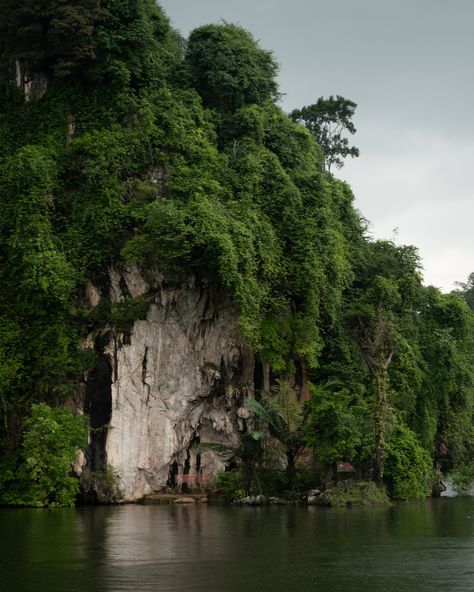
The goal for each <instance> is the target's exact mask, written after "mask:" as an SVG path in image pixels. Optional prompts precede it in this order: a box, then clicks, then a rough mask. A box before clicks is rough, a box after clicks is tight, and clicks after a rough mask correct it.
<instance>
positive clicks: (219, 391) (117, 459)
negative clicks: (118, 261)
mask: <svg viewBox="0 0 474 592" xmlns="http://www.w3.org/2000/svg"><path fill="white" fill-rule="evenodd" d="M150 275H152V278H151V279H150V278H148V277H147V280H145V279H144V277H143V275H142V274H141V273H140V271H139V270H138V269H137V268H135V267H129V268H127V269H125V270H124V271H121V272H118V271H117V270H112V271H111V272H110V286H109V294H108V295H107V294H105V295H107V296H108V297H109V298H110V299H111V300H112V301H114V302H117V301H121V300H124V299H125V298H127V297H137V296H140V295H143V294H147V295H149V298H150V307H149V310H148V314H147V316H146V319H145V320H137V321H135V322H134V324H133V327H132V329H131V330H130V331H129V332H122V333H120V332H117V331H116V330H115V329H114V327H112V326H108V327H105V328H103V329H102V330H100V332H99V333H98V334H95V335H90V336H89V339H88V341H89V342H90V344H93V346H94V348H95V350H96V352H97V354H98V360H99V361H98V364H97V367H96V368H95V369H94V370H93V371H92V372H91V373H90V374H89V376H88V378H87V386H86V396H85V411H86V413H88V414H89V416H90V418H91V425H92V427H93V428H95V430H94V431H93V434H92V437H91V442H90V446H89V448H88V450H87V451H86V454H85V457H84V459H83V464H82V473H83V478H87V476H88V475H90V473H91V472H93V471H100V470H105V469H106V468H111V469H113V470H114V471H115V472H116V473H117V474H118V475H119V481H120V488H121V490H122V492H123V494H124V499H125V500H129V501H131V500H136V499H138V498H140V497H142V496H143V495H145V494H148V493H151V492H153V491H158V490H160V489H162V488H164V487H166V486H167V485H178V484H184V487H186V486H194V484H196V483H205V482H206V481H208V480H210V479H212V478H213V477H214V476H215V474H216V473H217V471H219V470H222V469H223V468H224V466H225V464H226V462H228V460H229V457H230V453H229V452H226V447H228V449H229V448H230V447H233V446H236V445H237V444H238V441H239V438H238V432H239V430H240V429H242V428H243V427H244V423H245V419H246V417H247V410H246V409H245V408H244V407H242V405H243V402H244V399H245V398H246V397H248V396H251V395H252V394H253V376H254V356H253V353H252V351H251V350H250V349H249V348H248V347H247V346H246V345H245V344H244V343H243V341H242V339H241V337H240V335H239V332H238V328H237V324H236V313H235V310H234V307H233V306H232V304H231V302H230V301H229V299H228V298H227V297H225V296H223V295H222V294H221V293H219V292H216V291H215V290H213V289H212V288H209V287H203V286H200V285H198V284H197V283H196V282H195V281H194V280H189V281H188V282H187V283H177V284H175V285H171V284H169V283H165V282H164V281H163V279H162V277H161V276H160V274H159V273H154V274H150ZM87 293H88V298H89V301H90V303H91V305H92V306H93V305H97V303H98V302H99V300H100V298H101V297H102V295H101V294H100V292H99V290H98V289H97V288H95V287H94V286H93V285H92V284H89V285H88V287H87ZM199 442H201V443H202V442H206V443H207V442H213V443H219V444H224V445H225V446H223V447H221V448H219V451H216V450H209V449H208V450H205V451H202V452H201V454H196V451H195V445H196V444H197V443H199Z"/></svg>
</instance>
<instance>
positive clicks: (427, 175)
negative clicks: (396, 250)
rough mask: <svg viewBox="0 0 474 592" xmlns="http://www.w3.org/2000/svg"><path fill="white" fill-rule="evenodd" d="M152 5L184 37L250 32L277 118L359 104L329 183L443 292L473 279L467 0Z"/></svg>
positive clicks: (472, 44) (473, 51)
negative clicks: (345, 189)
mask: <svg viewBox="0 0 474 592" xmlns="http://www.w3.org/2000/svg"><path fill="white" fill-rule="evenodd" d="M159 3H160V4H161V6H163V7H164V9H165V11H166V12H167V14H168V16H169V17H170V18H171V21H172V23H173V25H174V27H175V28H177V29H178V30H180V31H181V32H182V33H183V34H184V35H187V34H188V33H189V31H190V30H192V29H193V28H195V27H197V26H200V25H203V24H207V23H210V22H218V21H220V20H222V19H223V20H226V21H230V22H235V23H238V24H240V25H242V26H243V27H245V28H246V29H248V30H250V31H251V32H252V33H253V35H254V36H255V37H256V38H257V39H259V40H260V42H261V45H262V46H263V47H265V48H266V49H271V50H273V52H274V55H275V57H276V59H277V61H278V62H279V63H280V77H279V81H280V90H281V92H282V93H284V98H283V105H282V106H283V108H284V109H286V110H288V111H289V110H291V109H293V108H295V107H300V106H303V105H308V104H310V103H313V102H315V100H316V99H317V98H318V97H320V96H329V95H331V94H332V95H336V94H341V95H343V96H345V97H347V98H350V99H352V100H354V101H355V102H356V103H358V109H357V114H356V118H355V123H356V127H357V134H356V136H355V138H354V143H355V144H356V145H357V146H358V147H359V148H360V151H361V156H360V158H358V159H354V160H352V161H347V163H346V165H345V167H344V168H343V169H342V170H341V171H339V172H338V173H337V175H338V176H339V177H340V178H342V179H345V180H347V181H348V182H349V183H350V185H351V186H352V188H353V190H354V193H355V195H356V206H357V207H358V208H359V209H360V210H361V211H362V213H363V214H364V216H365V217H366V218H367V219H368V220H369V221H370V222H371V231H372V233H373V235H374V236H375V237H381V238H395V240H396V241H397V242H399V243H405V244H414V245H416V246H417V247H419V250H420V254H421V257H422V260H423V265H424V270H425V271H424V275H425V281H426V283H431V284H434V285H436V286H438V287H441V288H443V289H444V290H450V289H452V287H453V283H454V282H455V281H464V280H465V279H466V278H467V276H468V275H469V273H471V272H472V271H474V238H472V233H471V220H474V180H472V179H471V177H472V176H473V175H472V172H471V167H472V166H473V165H474V123H473V113H474V80H473V73H472V63H471V62H472V59H473V57H474V35H473V32H472V28H473V25H474V0H451V1H450V2H447V1H446V0H396V1H394V0H357V1H356V0H337V1H336V0H334V1H333V2H331V1H330V0H162V1H159ZM394 229H397V230H395V232H394Z"/></svg>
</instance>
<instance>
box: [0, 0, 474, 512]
mask: <svg viewBox="0 0 474 592" xmlns="http://www.w3.org/2000/svg"><path fill="white" fill-rule="evenodd" d="M0 11H1V14H2V19H1V24H0V55H1V58H0V285H1V290H0V412H1V423H0V429H1V432H0V437H1V444H2V450H3V453H4V456H5V459H7V458H9V452H11V451H12V450H17V454H19V457H18V459H19V460H18V461H17V463H19V464H15V463H14V464H13V465H12V464H11V462H12V461H11V460H10V461H7V460H5V463H7V464H8V462H10V465H8V466H10V469H9V470H8V471H7V469H6V468H5V469H4V470H3V471H2V480H1V483H2V499H3V500H4V501H9V503H31V504H33V505H45V504H61V503H64V504H69V503H72V500H73V498H74V495H75V488H74V487H75V486H73V485H72V481H69V480H68V479H69V477H67V469H68V467H69V465H70V462H71V455H72V451H73V449H74V448H75V447H76V446H80V445H81V442H82V441H83V438H82V436H81V437H79V435H78V434H79V432H76V431H74V430H72V429H71V433H75V434H76V435H77V437H76V436H74V438H73V439H72V440H68V439H66V438H63V436H61V437H59V436H58V442H59V443H58V442H56V443H53V442H49V443H47V442H45V447H46V448H45V450H44V451H41V452H40V448H37V450H36V452H35V453H34V454H33V453H32V451H31V450H30V449H29V448H28V447H31V446H33V443H32V441H31V438H32V436H31V434H33V433H34V430H36V429H39V428H38V426H37V422H38V421H39V420H38V417H39V415H41V417H43V420H42V421H45V422H46V421H47V422H49V423H48V425H50V426H53V424H54V423H55V422H56V423H57V424H58V425H59V426H60V425H63V424H62V422H65V421H66V419H65V416H64V417H63V416H62V415H61V413H62V412H63V410H62V407H61V405H63V404H64V402H65V401H67V400H70V399H71V397H72V396H73V395H74V394H75V393H76V391H77V389H78V388H79V387H78V385H79V384H80V383H81V380H82V377H83V374H84V371H85V370H87V369H90V368H92V367H93V366H94V363H95V355H96V354H95V353H94V352H92V351H87V350H83V349H81V347H80V340H81V337H84V336H85V335H86V334H87V333H88V331H89V330H90V328H91V327H95V328H99V327H104V326H105V325H106V324H107V323H111V324H113V325H114V326H115V328H116V330H117V331H125V332H126V331H127V330H129V329H130V327H131V326H132V324H133V321H134V320H135V319H137V318H143V316H144V315H146V312H147V309H148V304H149V302H148V300H147V299H146V298H138V299H134V298H130V299H127V300H126V301H124V302H122V303H119V304H114V305H112V304H111V303H110V302H107V301H106V300H105V299H103V300H102V302H101V303H100V305H99V306H98V307H96V308H95V309H93V310H88V309H87V307H86V306H85V304H84V299H83V293H84V286H85V284H86V282H87V281H88V280H93V281H94V283H95V285H97V286H99V287H102V288H105V287H106V282H107V270H108V268H109V267H110V266H112V265H115V266H121V265H124V264H126V263H134V264H137V265H139V266H141V267H142V268H143V269H144V271H145V273H146V270H147V269H150V268H159V269H160V270H161V271H162V272H163V273H164V274H165V278H166V279H167V281H170V282H176V281H179V280H180V279H181V278H184V277H186V276H188V275H189V274H195V275H196V277H199V278H200V279H201V281H202V282H204V283H207V284H210V285H212V286H217V287H219V289H221V290H223V291H225V292H227V294H229V295H230V296H231V297H232V299H233V300H234V302H235V304H236V306H237V307H238V311H239V321H240V329H241V333H242V335H243V336H244V338H245V339H246V340H247V342H248V343H249V344H250V345H251V346H252V347H253V349H254V351H255V355H256V359H257V362H258V363H259V364H262V365H266V366H267V367H269V368H270V370H271V376H272V382H273V384H274V385H279V386H277V390H276V392H275V393H273V395H272V394H268V393H258V396H257V402H256V403H254V404H251V406H253V407H252V408H253V411H254V422H255V423H256V424H258V425H256V429H255V430H253V431H252V430H250V431H249V432H248V433H246V434H244V435H243V437H242V446H241V447H240V449H239V452H238V453H236V458H237V460H238V462H239V463H240V464H241V465H242V467H243V469H242V472H241V474H242V484H239V485H238V486H237V487H236V488H234V489H236V490H239V489H243V490H245V491H252V490H255V491H257V492H258V493H259V492H260V491H261V490H262V489H264V488H265V483H263V485H262V480H267V482H272V479H273V482H274V483H275V489H278V490H280V489H281V488H285V487H286V488H288V487H289V488H299V487H306V485H307V482H308V480H307V479H306V478H304V479H303V478H302V479H299V475H300V474H303V473H301V471H300V472H298V470H297V463H298V459H299V456H298V455H299V454H300V453H301V452H302V451H304V449H306V451H307V450H308V449H310V450H311V451H312V454H313V457H314V463H313V464H314V467H313V469H314V470H313V469H312V470H313V474H314V479H315V480H316V481H317V480H319V481H324V480H327V479H329V478H330V475H331V472H332V471H333V465H334V463H336V462H337V461H350V462H352V463H353V464H354V466H355V467H356V469H357V471H358V472H359V473H360V474H361V475H362V476H363V477H364V478H365V479H368V480H372V481H374V482H376V483H377V484H381V483H382V482H383V481H385V482H386V483H387V485H388V486H389V489H390V492H391V494H392V495H393V496H395V497H398V498H402V499H407V498H412V497H415V498H419V497H423V496H424V495H428V493H429V488H430V486H431V484H432V483H433V481H436V479H439V476H440V474H441V473H446V472H454V474H456V475H457V476H458V479H459V482H462V481H463V480H464V482H465V481H466V480H467V479H468V475H471V474H472V462H471V461H470V458H472V456H473V455H472V451H473V443H474V438H473V426H472V416H473V404H474V403H473V392H474V391H473V372H472V370H473V368H472V354H473V339H472V338H473V313H472V311H471V310H470V309H469V307H468V306H467V305H466V303H465V302H464V301H463V298H462V297H463V295H464V296H466V297H467V295H468V294H470V293H469V290H468V289H467V288H466V290H465V293H464V294H449V295H445V294H442V293H440V292H439V291H438V290H437V289H435V288H433V287H424V286H423V284H422V280H421V275H420V262H419V259H418V254H417V251H416V249H415V248H414V247H411V246H397V245H395V244H394V243H392V242H390V241H373V240H370V239H369V238H368V237H367V236H366V229H365V225H364V221H363V219H362V218H361V216H360V214H359V213H358V212H357V211H356V210H355V209H354V207H353V195H352V193H351V190H350V188H349V187H348V186H347V185H346V184H345V183H343V182H341V181H339V180H337V179H336V178H335V177H334V176H333V175H331V174H330V172H329V169H330V167H331V165H335V166H340V165H341V164H342V158H344V157H346V156H357V154H358V151H357V149H356V148H354V147H350V146H349V145H348V141H347V139H345V138H344V137H343V136H342V133H343V131H346V132H349V133H353V132H354V131H355V128H354V126H353V124H352V121H351V118H352V116H353V113H354V109H355V104H354V103H352V102H351V101H348V100H347V99H343V98H342V97H339V96H338V97H336V98H335V99H334V98H333V97H330V98H329V99H319V100H318V101H317V103H316V104H315V105H313V106H309V107H305V108H303V109H301V110H297V111H295V112H294V113H292V115H291V117H289V116H288V115H286V114H285V113H284V112H283V111H282V110H281V108H280V107H279V106H278V104H277V100H278V87H277V83H276V78H275V76H276V73H277V70H278V68H277V64H276V62H275V60H274V58H273V57H272V54H271V53H270V52H268V51H266V50H264V49H262V48H261V47H260V46H259V44H258V43H257V42H256V41H255V40H254V39H253V37H252V36H251V35H250V34H249V33H248V32H247V31H245V30H243V29H242V28H240V27H238V26H235V25H231V24H227V23H223V24H219V25H207V26H204V27H201V28H199V29H196V30H195V31H193V32H192V33H191V35H190V37H189V40H187V41H186V40H184V39H182V38H181V37H180V35H179V34H178V33H177V32H176V31H174V30H173V29H172V28H171V27H170V25H169V23H168V20H167V18H166V16H165V15H164V13H163V11H162V10H161V8H160V7H159V6H157V5H156V4H155V3H154V2H153V0H103V1H102V2H100V3H99V2H97V1H96V0H81V2H77V3H75V5H74V6H72V5H71V4H70V3H64V2H52V1H48V2H33V1H32V0H22V1H20V2H12V1H11V0H0ZM39 15H40V16H41V18H39ZM15 73H16V74H17V75H18V76H16V85H15V84H13V83H12V80H13V79H14V78H15ZM40 74H41V76H43V77H44V78H45V79H47V82H48V84H47V90H46V88H44V89H43V92H42V93H40V95H41V96H39V95H38V96H36V95H28V96H26V95H25V89H24V84H25V83H27V82H28V81H29V80H33V79H35V76H39V75H40ZM104 80H106V81H107V84H104ZM27 94H28V93H27ZM27 99H28V100H27ZM293 120H295V121H293ZM297 122H302V123H304V124H305V125H300V124H299V123H297ZM305 126H306V127H305ZM307 128H308V129H307ZM326 169H328V170H326ZM469 289H470V286H469ZM468 301H469V300H468ZM278 381H279V382H278ZM308 381H309V382H308ZM309 383H311V384H312V386H311V385H310V384H309ZM283 392H286V393H287V394H289V393H292V395H291V397H293V403H292V404H291V405H290V406H289V407H288V409H289V408H290V407H291V410H292V414H293V415H291V417H290V416H289V415H288V414H287V413H286V411H285V410H284V409H283V407H282V406H281V403H282V400H280V399H282V397H283V394H282V393H283ZM303 393H309V394H310V396H309V400H308V401H307V402H305V404H304V405H303V404H300V403H299V402H298V396H300V395H302V394H303ZM291 397H290V398H291ZM303 398H304V397H303ZM288 401H289V399H287V402H288ZM45 403H47V404H49V405H51V407H46V406H45V405H43V404H45ZM38 405H39V406H38ZM48 409H49V411H47V410H48ZM48 414H50V415H48ZM55 430H56V431H55V434H59V433H60V428H59V427H58V428H55ZM22 432H23V433H24V436H23V440H22V442H23V443H22V444H20V441H21V433H22ZM29 434H30V435H29ZM277 443H280V447H279V446H278V445H277ZM46 444H47V445H46ZM53 444H54V445H53ZM281 445H282V446H281ZM18 451H19V452H18ZM42 455H44V458H45V459H46V458H47V459H49V460H48V467H51V470H53V467H55V466H56V464H57V471H56V469H54V474H48V473H47V472H45V473H41V471H40V469H38V468H35V467H36V465H35V463H37V464H38V463H39V462H40V460H41V458H42ZM63 455H64V456H63ZM40 457H41V458H40ZM33 458H35V459H36V460H35V461H34V462H33V461H31V462H30V461H29V460H28V459H33ZM55 459H56V460H57V462H56V460H55ZM7 464H5V467H6V466H7ZM12 467H13V468H12ZM283 469H285V470H286V478H285V476H284V472H285V471H284V470H283ZM41 470H43V469H41ZM33 475H35V477H34V479H33V478H32V476H33ZM65 475H66V476H65ZM272 475H273V477H272ZM275 475H277V476H275ZM282 475H283V477H282ZM433 475H434V477H433ZM99 477H100V478H99ZM22 479H23V482H25V480H29V481H31V482H32V483H36V486H37V489H36V490H35V491H33V490H31V489H28V488H26V489H25V490H24V493H22V494H21V496H20V497H18V495H19V494H18V488H17V485H14V483H19V482H22V481H21V480H22ZM225 479H227V480H232V479H234V477H225ZM112 481H113V479H112V480H111V476H110V475H108V474H107V473H106V474H105V475H102V476H98V481H97V483H99V482H100V483H101V485H100V487H101V488H102V489H103V490H104V492H105V493H104V496H105V498H108V497H109V494H110V495H115V493H114V486H113V483H112ZM303 481H304V485H303ZM277 482H278V484H277ZM298 483H299V484H298ZM224 485H225V484H224ZM224 485H223V487H224ZM234 485H235V484H234ZM36 486H35V487H36ZM232 487H233V485H232ZM15 492H16V493H15Z"/></svg>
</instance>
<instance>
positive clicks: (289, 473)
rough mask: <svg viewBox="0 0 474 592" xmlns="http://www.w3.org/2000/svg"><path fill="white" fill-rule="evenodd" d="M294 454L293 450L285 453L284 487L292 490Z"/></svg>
mask: <svg viewBox="0 0 474 592" xmlns="http://www.w3.org/2000/svg"><path fill="white" fill-rule="evenodd" d="M295 456H296V454H295V452H294V451H293V450H287V451H286V463H287V464H286V486H287V487H288V489H293V485H294V482H295V473H296V468H295Z"/></svg>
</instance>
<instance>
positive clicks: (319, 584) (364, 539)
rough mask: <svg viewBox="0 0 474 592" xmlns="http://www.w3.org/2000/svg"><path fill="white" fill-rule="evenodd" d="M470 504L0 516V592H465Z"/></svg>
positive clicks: (471, 579) (472, 580)
mask: <svg viewBox="0 0 474 592" xmlns="http://www.w3.org/2000/svg"><path fill="white" fill-rule="evenodd" d="M473 588H474V498H471V497H465V498H454V499H448V498H441V499H438V500H433V501H429V502H425V503H412V504H404V505H399V506H394V507H391V508H372V509H361V508H352V509H325V508H313V507H309V508H306V507H283V508H282V507H279V508H247V509H242V508H227V507H215V506H205V505H199V506H195V505H192V506H177V505H174V506H173V505H171V506H138V505H128V506H116V507H96V508H79V509H51V510H32V509H20V510H17V509H1V510H0V589H1V590H5V592H33V591H34V592H43V591H44V592H95V591H97V592H99V591H101V592H119V591H124V590H126V591H130V592H132V591H133V592H151V591H153V592H178V591H179V592H187V591H189V592H191V591H192V592H270V591H272V592H310V591H311V592H339V591H341V592H342V591H344V592H359V591H361V592H362V591H364V592H376V591H384V592H401V591H409V592H424V591H430V592H433V591H438V590H443V592H451V591H459V592H461V591H462V592H466V591H469V590H472V589H473Z"/></svg>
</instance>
